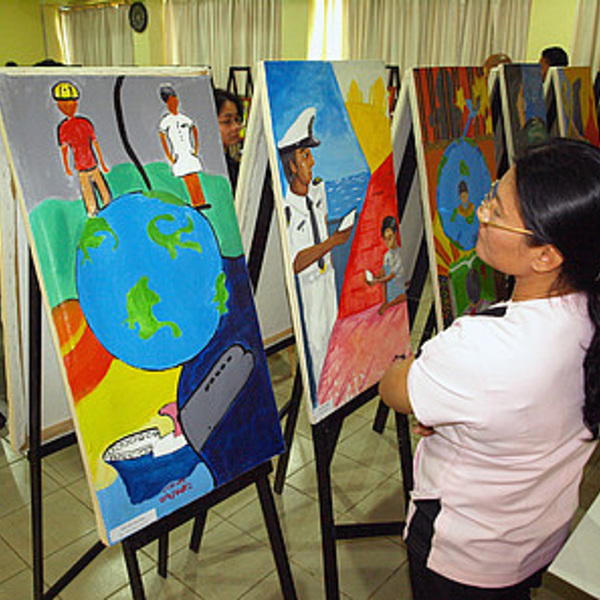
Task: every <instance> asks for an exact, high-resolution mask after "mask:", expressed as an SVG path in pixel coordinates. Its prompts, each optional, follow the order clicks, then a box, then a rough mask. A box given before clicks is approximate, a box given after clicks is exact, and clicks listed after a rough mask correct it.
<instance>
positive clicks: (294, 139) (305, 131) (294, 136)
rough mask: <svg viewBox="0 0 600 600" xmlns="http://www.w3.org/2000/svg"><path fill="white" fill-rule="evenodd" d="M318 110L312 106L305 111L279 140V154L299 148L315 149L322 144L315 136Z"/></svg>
mask: <svg viewBox="0 0 600 600" xmlns="http://www.w3.org/2000/svg"><path fill="white" fill-rule="evenodd" d="M316 112H317V111H316V109H315V108H314V107H313V106H311V107H309V108H306V109H304V110H303V111H302V112H301V113H300V115H299V116H298V118H297V119H296V120H295V121H294V122H293V123H292V125H291V127H290V128H289V129H288V130H287V131H286V133H285V135H284V136H283V137H282V138H281V139H280V140H279V143H278V144H277V149H278V150H279V152H288V151H291V150H297V149H298V148H314V147H315V146H318V145H319V144H320V143H321V142H320V141H319V140H318V139H317V138H316V137H315V136H314V135H313V123H314V121H315V114H316Z"/></svg>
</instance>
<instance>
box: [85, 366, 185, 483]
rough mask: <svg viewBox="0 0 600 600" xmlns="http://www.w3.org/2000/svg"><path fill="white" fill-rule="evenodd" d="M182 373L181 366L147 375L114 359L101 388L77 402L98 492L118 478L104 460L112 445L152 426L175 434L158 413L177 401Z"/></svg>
mask: <svg viewBox="0 0 600 600" xmlns="http://www.w3.org/2000/svg"><path fill="white" fill-rule="evenodd" d="M180 373H181V367H177V368H174V369H169V370H166V371H156V372H148V371H142V370H140V369H135V368H134V367H130V366H129V365H126V364H125V363H123V362H121V361H118V360H114V361H113V362H112V365H111V367H110V369H109V371H108V373H107V374H106V377H105V378H104V379H103V380H102V382H101V383H100V384H99V385H98V387H97V388H96V389H95V390H94V391H93V392H92V393H90V394H88V395H87V396H86V397H85V398H83V399H82V400H81V401H79V402H78V404H77V407H76V411H77V419H78V423H79V429H80V430H81V433H82V437H83V439H84V440H85V444H86V448H85V450H86V454H87V458H88V464H89V468H90V471H91V475H92V479H93V480H94V486H95V488H96V490H100V489H103V488H105V487H107V486H108V485H110V484H111V483H112V482H113V481H114V480H115V478H116V472H115V470H114V469H113V468H112V467H110V466H109V465H107V464H106V463H104V461H103V460H102V453H103V452H104V451H105V450H106V448H107V447H108V446H110V445H111V444H112V443H113V442H115V441H117V440H119V439H120V438H122V437H124V436H126V435H129V434H131V433H134V432H136V431H140V430H143V429H147V428H149V427H158V428H159V429H160V433H161V435H165V434H167V433H169V432H170V431H173V423H172V421H171V420H170V419H169V418H168V417H163V416H160V415H159V414H158V411H159V409H160V408H161V407H163V406H164V405H165V404H168V403H169V402H174V401H175V400H176V399H177V383H178V381H179V375H180ZM117 398H118V399H119V400H118V401H117V400H116V399H117Z"/></svg>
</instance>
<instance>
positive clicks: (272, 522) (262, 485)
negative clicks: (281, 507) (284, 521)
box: [256, 474, 297, 600]
mask: <svg viewBox="0 0 600 600" xmlns="http://www.w3.org/2000/svg"><path fill="white" fill-rule="evenodd" d="M256 487H257V488H258V497H259V498H260V505H261V508H262V512H263V517H264V519H265V525H266V526H267V531H268V533H269V541H270V542H271V550H272V552H273V557H274V558H275V564H276V566H277V575H278V576H279V583H280V585H281V591H282V593H283V597H284V599H285V600H296V598H297V596H296V589H295V587H294V580H293V579H292V572H291V571H290V563H289V561H288V557H287V552H286V549H285V542H284V541H283V535H282V533H281V526H280V524H279V518H278V516H277V509H276V507H275V502H274V500H273V493H272V492H271V487H270V485H269V479H268V477H267V474H265V475H264V476H262V477H260V478H259V479H257V481H256Z"/></svg>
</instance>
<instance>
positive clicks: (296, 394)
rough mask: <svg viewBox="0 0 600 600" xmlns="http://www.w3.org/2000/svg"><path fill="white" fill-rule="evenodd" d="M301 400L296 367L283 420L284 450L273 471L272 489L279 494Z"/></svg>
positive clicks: (285, 471)
mask: <svg viewBox="0 0 600 600" xmlns="http://www.w3.org/2000/svg"><path fill="white" fill-rule="evenodd" d="M301 400H302V375H301V373H300V369H298V368H297V369H296V375H295V376H294V387H293V388H292V395H291V397H290V400H289V402H288V408H287V415H286V421H285V430H284V432H283V441H284V443H285V452H284V453H283V454H282V455H281V456H280V457H279V459H278V460H277V470H276V471H275V484H274V486H273V489H274V490H275V493H276V494H281V492H282V491H283V484H284V482H285V476H286V474H287V467H288V463H289V461H290V454H291V452H292V442H293V441H294V433H295V431H296V423H297V422H298V413H299V412H300V403H301Z"/></svg>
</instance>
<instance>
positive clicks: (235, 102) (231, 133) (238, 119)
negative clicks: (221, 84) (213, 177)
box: [215, 88, 244, 196]
mask: <svg viewBox="0 0 600 600" xmlns="http://www.w3.org/2000/svg"><path fill="white" fill-rule="evenodd" d="M215 105H216V107H217V118H218V120H219V131H220V132H221V141H222V142H223V150H224V151H225V162H226V163H227V171H228V173H229V180H230V181H231V189H232V190H233V194H234V196H235V190H236V188H237V180H238V176H239V172H240V161H239V158H238V157H239V146H240V143H241V141H242V138H241V137H240V133H241V131H242V123H243V114H244V109H243V106H242V103H241V101H240V99H239V98H238V97H237V96H236V95H235V94H232V93H231V92H228V91H226V90H222V89H219V88H217V89H215Z"/></svg>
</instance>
